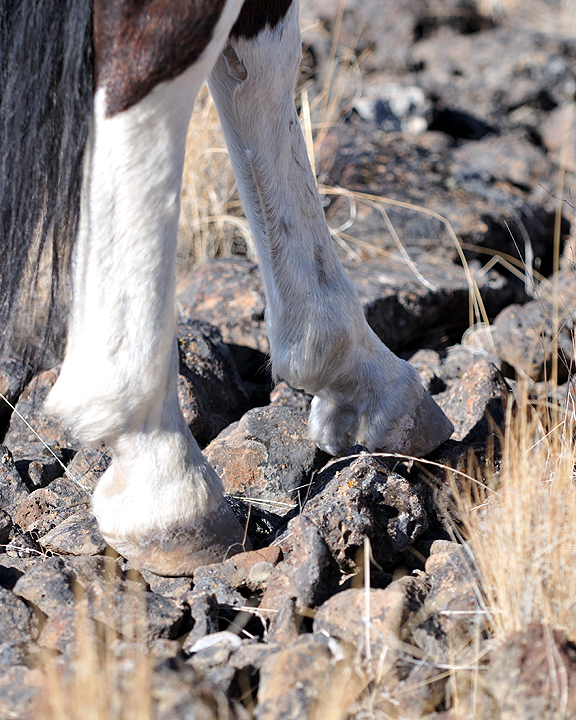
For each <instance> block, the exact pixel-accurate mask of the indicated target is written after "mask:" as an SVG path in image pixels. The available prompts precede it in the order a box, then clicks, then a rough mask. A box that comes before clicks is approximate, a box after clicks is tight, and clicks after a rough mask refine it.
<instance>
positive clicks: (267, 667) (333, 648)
mask: <svg viewBox="0 0 576 720" xmlns="http://www.w3.org/2000/svg"><path fill="white" fill-rule="evenodd" d="M343 655H344V654H343V652H342V650H341V649H340V648H339V646H338V643H335V642H334V641H330V640H329V639H328V638H326V637H322V636H319V635H310V634H308V635H302V636H301V637H299V638H297V639H296V640H294V641H293V642H291V643H290V644H289V645H288V646H287V647H285V648H283V649H281V650H279V651H278V652H274V653H272V654H271V655H270V656H269V657H268V658H266V660H265V661H264V663H263V664H262V667H261V669H260V686H259V689H258V705H257V707H256V713H255V717H256V718H257V720H302V719H303V718H309V717H311V716H312V712H313V708H314V707H315V706H316V707H326V705H327V702H328V700H329V697H330V695H331V694H335V693H337V685H335V684H334V680H333V678H334V677H337V675H338V671H339V670H340V669H341V667H342V661H343Z"/></svg>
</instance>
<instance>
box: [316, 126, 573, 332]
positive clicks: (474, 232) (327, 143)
mask: <svg viewBox="0 0 576 720" xmlns="http://www.w3.org/2000/svg"><path fill="white" fill-rule="evenodd" d="M470 152H472V151H470ZM516 160H517V161H518V164H522V159H521V158H518V159H516V158H512V159H510V160H509V161H508V164H507V165H506V164H503V166H504V167H505V168H507V167H509V168H513V167H514V164H515V162H516ZM548 165H549V172H548V175H547V178H548V177H549V176H550V175H551V174H552V167H551V166H550V163H548ZM320 170H321V172H322V173H323V177H325V178H326V184H327V185H333V186H337V187H344V188H346V189H347V190H350V191H353V192H357V193H364V194H369V195H372V196H376V197H380V198H391V199H392V203H394V202H397V201H400V202H403V203H408V204H409V206H399V205H397V204H396V205H394V204H391V203H384V204H383V205H377V206H376V207H374V200H370V199H369V198H368V199H366V198H364V199H363V198H362V197H357V198H356V201H355V202H356V204H357V206H358V210H357V212H356V214H355V215H354V218H353V219H354V224H353V226H352V228H351V229H350V230H348V231H347V232H348V233H349V234H350V235H351V236H352V237H356V238H362V242H363V243H370V244H371V245H372V246H373V247H374V250H373V251H370V248H369V247H367V248H366V250H362V248H364V247H365V246H364V245H362V246H361V247H357V246H355V245H354V243H353V242H352V241H351V245H352V246H353V247H354V248H355V250H356V251H357V252H360V253H361V255H362V263H360V264H359V265H360V270H361V271H362V269H363V265H364V261H365V260H368V259H370V258H374V257H375V256H376V254H377V253H380V252H382V251H384V252H385V253H386V254H387V255H388V256H389V257H390V259H388V260H387V261H386V264H387V266H388V269H389V271H390V267H391V262H390V261H391V260H392V261H393V262H394V266H396V267H398V268H399V271H400V272H404V273H405V274H406V275H408V272H410V270H409V268H407V267H406V261H405V259H404V257H402V255H401V252H400V250H399V248H398V242H400V243H401V244H402V246H403V248H404V249H405V250H406V252H407V253H408V254H409V255H410V256H411V257H412V258H413V259H416V260H418V259H419V256H420V255H421V254H423V253H426V254H433V255H434V257H435V260H436V263H437V264H438V263H439V262H440V261H441V260H444V261H446V260H451V261H453V262H460V261H459V253H458V250H457V244H456V243H455V242H454V239H453V237H452V236H451V235H450V234H449V232H448V231H447V228H446V225H445V224H444V223H443V222H442V221H441V219H440V216H441V217H443V218H445V219H446V220H447V221H448V222H449V223H450V225H451V227H452V228H453V231H454V232H455V234H456V236H457V237H458V240H459V242H460V243H463V244H464V245H465V247H466V248H469V249H467V250H466V255H467V256H468V257H469V258H470V259H472V258H478V259H479V260H480V261H481V262H482V264H485V263H486V262H487V261H489V260H490V259H491V257H492V256H493V255H494V252H493V251H497V252H499V253H506V254H508V255H511V256H513V257H514V258H516V259H517V260H519V261H523V260H524V259H525V257H524V256H525V254H526V253H525V249H524V248H525V238H529V244H530V248H529V249H530V253H531V254H532V255H533V257H534V258H535V260H534V263H535V267H537V268H538V269H539V271H540V272H542V273H544V274H547V273H549V272H551V271H552V268H553V242H552V238H553V237H554V217H555V216H554V211H553V207H552V204H551V202H550V196H549V195H547V194H546V193H545V192H544V191H542V190H541V188H540V186H539V185H538V179H537V178H536V177H534V178H532V179H531V181H530V182H531V183H532V184H533V185H534V188H535V189H534V190H533V191H530V190H529V189H524V188H520V187H518V186H516V185H514V184H512V183H511V182H503V181H500V180H491V179H490V177H488V176H486V177H483V176H481V175H480V174H478V173H472V172H470V171H469V170H468V168H467V166H466V164H465V163H464V162H459V161H458V159H457V157H454V156H453V150H452V145H451V143H450V141H449V139H448V137H446V135H443V134H441V133H439V132H425V133H423V134H421V135H418V136H408V135H405V134H400V133H393V134H391V135H390V134H387V133H384V132H383V131H380V130H378V129H375V128H374V127H373V126H371V125H370V126H365V125H364V124H362V123H361V122H360V121H355V120H354V118H351V120H350V121H349V122H348V123H346V124H345V125H344V124H342V125H339V126H337V127H335V128H333V129H332V130H330V131H329V132H328V134H327V136H326V138H325V140H324V142H323V145H322V157H321V161H320ZM511 173H512V170H511V169H510V171H509V174H511ZM538 193H540V194H538ZM328 199H329V201H330V205H329V207H328V209H327V211H326V214H327V218H328V220H329V223H330V224H331V225H332V226H336V227H338V226H340V225H342V224H344V223H346V222H349V221H350V208H349V200H348V199H347V198H346V195H345V193H343V194H342V195H338V194H332V193H331V194H330V195H328ZM411 206H414V207H411ZM380 207H381V208H383V209H384V210H385V212H386V216H387V217H386V218H383V217H382V215H381V213H380V211H379V210H378V208H380ZM418 208H425V209H426V212H419V211H418ZM390 225H391V226H392V227H393V228H394V234H391V232H390ZM561 232H562V234H565V233H567V232H568V222H567V220H566V219H563V220H562V230H561ZM471 246H474V247H471ZM481 248H486V253H484V251H482V250H480V249H481ZM427 265H428V258H426V261H425V263H424V267H423V268H421V274H422V276H423V277H424V278H426V279H427V280H428V281H429V282H430V281H431V282H432V284H433V285H434V286H435V287H437V288H439V289H440V291H439V292H438V295H434V294H432V295H431V297H432V298H433V299H434V305H433V307H432V308H431V312H432V311H433V309H434V307H435V306H436V305H437V304H438V303H441V302H443V301H445V300H447V298H446V297H443V295H442V291H441V289H442V288H445V287H447V286H448V279H447V278H446V279H445V280H444V281H442V277H441V273H435V272H434V269H433V267H434V266H433V267H432V269H429V268H428V267H427ZM394 266H393V267H394ZM443 267H444V268H446V267H450V266H447V265H446V263H444V265H443ZM458 270H459V272H460V273H462V274H463V270H462V268H458ZM456 272H458V271H454V273H451V275H453V274H455V273H456ZM429 275H431V277H428V276H429ZM438 275H439V277H438ZM463 281H464V282H465V278H464V277H463ZM477 281H478V282H479V285H480V290H481V293H482V295H483V297H484V302H485V304H487V305H488V308H489V309H488V315H489V316H493V315H495V314H496V312H498V310H500V309H502V308H503V307H505V306H506V305H507V304H509V303H510V302H514V301H516V302H520V301H522V300H523V299H524V297H522V295H523V289H522V288H521V286H520V283H519V282H518V281H517V280H512V279H507V280H506V279H503V278H502V276H501V275H500V274H499V273H497V272H495V271H493V270H491V271H489V272H488V273H487V275H485V276H482V275H480V274H479V275H478V277H477ZM410 282H411V283H412V284H416V283H417V281H416V278H415V276H414V274H412V278H411V279H410ZM420 284H422V283H420ZM455 287H457V285H456V286H455ZM401 289H402V286H401V285H400V290H401ZM424 290H427V292H431V291H430V290H428V289H427V288H425V287H424V288H423V290H422V292H424ZM413 292H414V291H413ZM515 293H517V296H516V297H514V294H515ZM496 308H497V309H496ZM467 309H468V297H467V296H466V298H464V295H463V296H462V300H461V301H460V303H459V304H452V306H451V310H452V311H454V310H457V311H458V313H459V316H461V317H462V319H463V320H464V319H466V320H467V318H464V317H463V315H467ZM494 310H496V312H494ZM461 313H462V315H460V314H461Z"/></svg>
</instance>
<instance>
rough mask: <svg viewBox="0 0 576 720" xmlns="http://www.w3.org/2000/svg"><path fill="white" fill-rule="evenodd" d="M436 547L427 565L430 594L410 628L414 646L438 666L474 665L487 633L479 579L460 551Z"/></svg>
mask: <svg viewBox="0 0 576 720" xmlns="http://www.w3.org/2000/svg"><path fill="white" fill-rule="evenodd" d="M452 545H453V543H450V545H449V546H448V547H447V548H446V549H445V551H444V552H442V551H441V548H439V547H436V548H435V550H436V551H438V550H440V552H434V553H433V554H431V555H430V557H429V558H428V560H427V562H426V572H427V573H428V575H429V577H430V592H429V593H428V595H427V597H426V600H425V602H424V605H423V607H422V608H421V610H420V613H419V615H420V617H421V618H423V620H422V622H420V623H419V624H418V626H417V627H415V628H413V629H412V633H411V636H412V638H413V640H414V642H415V644H416V645H417V646H418V647H420V648H422V650H424V651H425V652H426V654H427V656H428V657H429V658H430V660H431V661H433V662H436V663H439V664H447V663H450V662H457V663H458V664H460V665H464V664H466V663H467V662H473V660H474V658H475V657H476V656H477V653H478V652H479V647H480V645H481V644H482V642H483V637H484V633H485V631H486V616H485V613H484V612H483V609H482V606H481V601H480V600H481V598H480V596H479V589H478V588H479V584H480V578H479V576H478V572H477V570H476V569H475V567H474V565H473V561H472V560H471V558H470V557H468V556H467V555H466V553H465V551H464V550H463V549H461V548H460V549H456V550H455V549H454V548H453V547H452Z"/></svg>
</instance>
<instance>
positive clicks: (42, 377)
mask: <svg viewBox="0 0 576 720" xmlns="http://www.w3.org/2000/svg"><path fill="white" fill-rule="evenodd" d="M57 377H58V368H52V369H51V370H46V371H44V372H42V373H40V374H39V375H36V377H35V378H34V379H33V380H32V382H31V383H30V384H29V385H28V386H27V387H26V389H25V390H24V392H23V393H22V395H21V396H20V399H19V400H18V404H17V405H16V410H18V412H19V413H20V415H22V417H24V419H25V420H26V421H27V422H28V423H29V425H31V426H32V427H33V428H34V430H35V431H36V433H38V435H39V436H40V437H41V438H42V441H44V442H42V441H41V440H39V439H38V436H37V435H36V434H35V433H34V432H32V430H30V428H29V427H28V425H26V424H25V423H24V421H23V420H22V419H21V418H20V417H18V416H17V415H16V413H14V414H13V415H12V418H11V420H10V427H9V429H8V432H7V433H6V437H5V438H4V442H5V443H6V445H7V446H8V447H9V448H10V449H11V451H12V454H13V455H14V457H15V458H16V459H18V460H20V459H34V458H42V457H46V445H49V446H55V447H56V448H68V449H71V450H78V449H80V448H81V447H82V444H81V443H80V442H79V441H78V440H76V438H75V437H74V436H73V435H72V433H71V432H70V431H69V430H67V429H66V428H65V427H64V426H63V425H61V424H60V423H57V422H56V421H55V420H52V419H51V418H49V417H48V416H47V415H45V414H44V412H43V410H42V407H43V405H44V400H45V399H46V397H47V395H48V393H49V391H50V390H51V389H52V386H53V385H54V383H55V382H56V378H57ZM44 443H46V445H45V444H44Z"/></svg>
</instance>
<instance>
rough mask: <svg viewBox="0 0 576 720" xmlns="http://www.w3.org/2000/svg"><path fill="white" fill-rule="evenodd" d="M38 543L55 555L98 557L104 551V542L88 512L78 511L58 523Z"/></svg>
mask: <svg viewBox="0 0 576 720" xmlns="http://www.w3.org/2000/svg"><path fill="white" fill-rule="evenodd" d="M39 542H40V545H41V547H43V548H44V549H45V550H51V551H52V552H54V553H56V554H57V555H100V554H101V553H103V552H104V550H105V549H106V541H105V540H104V538H103V537H102V535H101V534H100V531H99V530H98V523H97V522H96V518H95V517H94V516H93V515H92V513H91V512H90V510H79V511H78V512H76V513H74V515H71V516H70V517H69V518H66V519H65V520H63V521H62V522H60V523H58V525H56V526H55V527H54V528H53V529H52V530H50V531H49V532H47V533H46V534H45V535H43V536H42V537H41V538H40V540H39Z"/></svg>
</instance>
